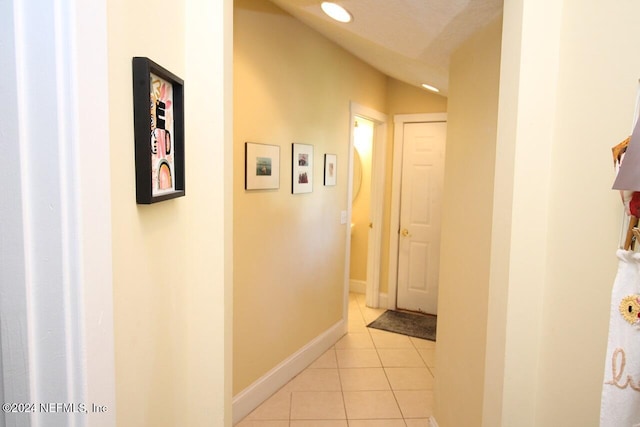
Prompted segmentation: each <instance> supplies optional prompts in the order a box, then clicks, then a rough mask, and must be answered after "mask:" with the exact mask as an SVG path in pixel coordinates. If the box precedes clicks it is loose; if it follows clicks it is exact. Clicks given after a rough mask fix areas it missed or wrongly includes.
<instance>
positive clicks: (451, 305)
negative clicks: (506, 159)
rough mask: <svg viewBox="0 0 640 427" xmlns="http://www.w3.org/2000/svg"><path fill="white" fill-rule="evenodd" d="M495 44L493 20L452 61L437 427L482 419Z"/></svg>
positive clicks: (496, 35) (497, 32) (495, 89)
mask: <svg viewBox="0 0 640 427" xmlns="http://www.w3.org/2000/svg"><path fill="white" fill-rule="evenodd" d="M500 40H501V20H498V21H496V22H494V23H492V24H491V25H489V26H488V27H486V28H485V29H483V30H481V31H480V32H478V33H477V34H475V35H474V36H473V37H472V38H471V39H470V40H468V41H467V42H465V43H464V44H463V45H462V46H461V47H460V48H459V49H458V50H457V51H456V52H455V53H454V54H453V56H452V58H451V69H450V77H449V78H450V86H449V100H448V123H447V155H446V160H445V180H444V197H443V215H442V218H443V220H442V244H441V254H440V257H441V258H440V259H441V264H440V293H439V298H438V304H439V307H438V346H437V356H436V357H437V362H436V363H437V365H438V373H437V375H436V384H435V398H436V408H435V416H436V419H437V421H438V423H439V425H440V426H442V427H452V426H479V425H480V423H481V419H482V403H483V400H482V393H483V384H484V369H485V366H484V363H485V355H484V353H485V338H486V322H487V294H488V288H489V260H490V256H491V251H490V247H491V222H492V204H493V198H492V195H493V185H494V181H493V170H494V164H495V146H496V126H497V111H498V110H497V109H498V83H499V70H500ZM461 408H464V410H460V409H461Z"/></svg>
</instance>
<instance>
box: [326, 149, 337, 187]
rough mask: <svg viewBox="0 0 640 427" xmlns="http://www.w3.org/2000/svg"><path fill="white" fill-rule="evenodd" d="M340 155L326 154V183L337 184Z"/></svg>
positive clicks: (329, 184) (327, 184) (328, 184)
mask: <svg viewBox="0 0 640 427" xmlns="http://www.w3.org/2000/svg"><path fill="white" fill-rule="evenodd" d="M337 161H338V156H337V155H335V154H325V155H324V185H326V186H331V185H336V173H337V171H338V164H337Z"/></svg>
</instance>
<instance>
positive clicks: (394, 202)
mask: <svg viewBox="0 0 640 427" xmlns="http://www.w3.org/2000/svg"><path fill="white" fill-rule="evenodd" d="M446 121H447V113H427V114H396V115H395V116H394V117H393V124H394V129H393V172H392V180H391V220H390V222H389V278H388V280H389V282H388V283H389V286H388V290H387V296H388V305H387V306H386V307H387V308H389V309H391V310H395V308H396V303H397V296H398V294H397V292H398V245H399V242H398V233H399V232H400V192H401V182H402V148H403V143H404V125H405V124H407V123H433V122H446Z"/></svg>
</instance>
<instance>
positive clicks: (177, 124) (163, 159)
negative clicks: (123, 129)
mask: <svg viewBox="0 0 640 427" xmlns="http://www.w3.org/2000/svg"><path fill="white" fill-rule="evenodd" d="M154 76H155V77H154ZM158 77H159V79H158ZM152 84H155V86H154V91H153V92H154V93H152ZM158 88H162V92H160V91H159V89H158ZM156 92H157V93H156ZM169 92H171V94H172V96H170V97H168V98H166V97H165V96H166V93H169ZM158 93H161V94H162V95H161V96H158ZM154 94H155V95H154ZM152 95H153V96H154V98H152ZM154 99H155V100H156V102H154ZM169 122H171V128H172V129H171V130H169V129H167V127H168V124H169ZM133 125H134V135H135V161H136V201H137V203H138V204H151V203H156V202H161V201H163V200H169V199H174V198H176V197H182V196H184V195H185V182H184V168H185V166H184V163H185V161H184V160H185V158H184V81H183V80H182V79H181V78H180V77H178V76H176V75H175V74H173V73H172V72H170V71H168V70H167V69H165V68H164V67H162V66H160V65H158V64H156V63H155V62H153V61H152V60H150V59H149V58H145V57H134V58H133ZM158 136H159V137H158ZM167 141H168V142H167ZM161 148H162V150H161ZM161 151H162V153H160V152H161ZM159 153H160V154H159ZM168 185H169V186H168ZM167 186H168V187H167Z"/></svg>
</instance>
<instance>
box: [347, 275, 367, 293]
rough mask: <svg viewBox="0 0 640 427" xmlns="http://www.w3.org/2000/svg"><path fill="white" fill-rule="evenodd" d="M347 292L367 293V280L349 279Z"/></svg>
mask: <svg viewBox="0 0 640 427" xmlns="http://www.w3.org/2000/svg"><path fill="white" fill-rule="evenodd" d="M349 292H352V293H356V294H363V295H364V294H366V293H367V282H365V281H364V280H354V279H351V280H349Z"/></svg>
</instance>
